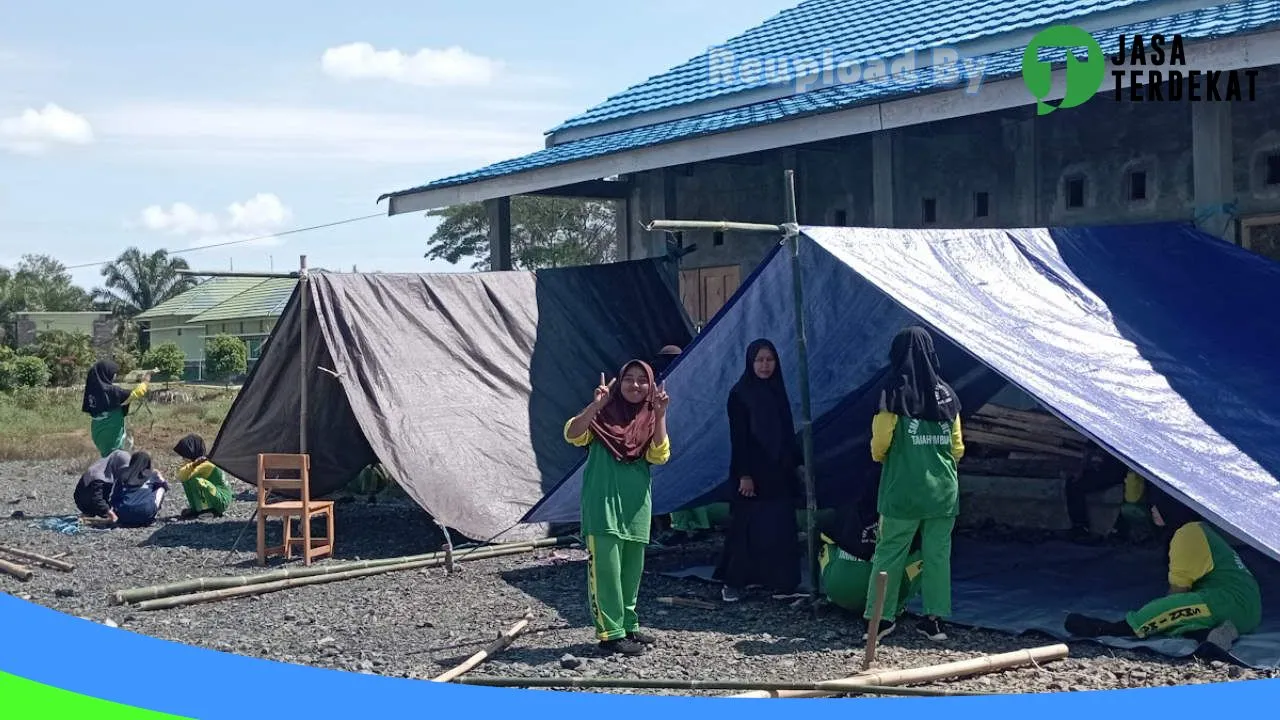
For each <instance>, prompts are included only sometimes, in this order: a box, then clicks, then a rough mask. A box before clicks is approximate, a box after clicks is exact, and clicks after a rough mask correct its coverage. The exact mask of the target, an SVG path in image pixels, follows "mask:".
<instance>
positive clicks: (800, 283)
mask: <svg viewBox="0 0 1280 720" xmlns="http://www.w3.org/2000/svg"><path fill="white" fill-rule="evenodd" d="M784 177H785V180H786V184H785V186H784V187H785V189H786V198H785V199H786V202H787V222H788V223H789V224H790V225H791V226H792V229H791V230H788V235H789V237H788V238H787V240H788V242H789V244H790V245H791V284H792V291H793V292H792V294H793V297H794V305H795V308H794V310H795V323H796V348H797V351H798V352H797V354H798V358H797V359H798V360H799V366H800V367H799V370H800V446H801V451H802V456H803V459H804V500H805V503H804V504H805V535H806V539H807V541H808V550H809V579H810V585H812V589H811V590H810V600H811V601H812V603H813V614H814V617H817V615H818V588H819V586H820V585H821V584H822V583H821V576H822V572H821V570H820V569H819V565H818V492H817V488H816V486H815V483H814V479H813V416H812V413H811V404H810V398H809V346H808V341H807V339H806V333H805V326H804V277H803V275H804V273H803V272H802V271H801V269H800V235H799V234H798V233H797V234H791V233H793V232H794V226H795V225H796V224H797V223H798V222H799V219H798V217H797V211H796V173H795V171H794V170H787V171H786V173H785V176H784Z"/></svg>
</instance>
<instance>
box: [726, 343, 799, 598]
mask: <svg viewBox="0 0 1280 720" xmlns="http://www.w3.org/2000/svg"><path fill="white" fill-rule="evenodd" d="M728 412H729V438H730V443H731V445H732V455H731V459H730V464H729V476H730V482H732V483H733V484H734V485H735V486H736V487H735V488H734V489H735V490H736V493H735V494H734V498H733V501H732V502H731V503H730V524H729V531H728V533H727V534H726V535H725V543H724V553H723V555H722V556H721V558H720V565H719V567H718V568H717V569H716V574H715V578H716V579H717V580H719V581H721V582H723V583H724V588H723V589H722V590H721V596H722V597H723V599H724V601H725V602H736V601H738V600H739V599H741V591H742V590H743V589H745V588H748V587H751V586H754V585H762V586H764V587H767V588H769V589H771V590H772V591H773V592H774V593H775V597H789V596H793V595H794V594H795V592H796V588H797V586H798V585H799V584H800V547H799V544H798V542H797V540H796V533H797V532H798V530H799V528H798V527H797V524H796V506H795V501H796V497H797V492H798V489H799V480H798V473H797V470H798V469H799V467H800V464H801V454H800V450H799V447H798V445H797V443H796V435H795V425H794V424H793V421H792V417H791V401H790V400H789V399H788V398H787V388H786V385H785V384H784V383H783V381H782V368H781V366H780V363H779V362H778V351H777V349H776V348H775V347H774V346H773V343H771V342H769V341H768V340H765V339H760V340H756V341H755V342H752V343H751V345H750V346H748V347H747V356H746V367H745V368H744V369H743V373H742V377H741V379H739V380H738V382H737V384H735V385H734V386H733V390H731V391H730V392H729V402H728Z"/></svg>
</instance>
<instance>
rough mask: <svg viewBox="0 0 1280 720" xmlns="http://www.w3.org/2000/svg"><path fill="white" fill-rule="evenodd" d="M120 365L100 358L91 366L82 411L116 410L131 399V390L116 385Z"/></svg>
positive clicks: (91, 413)
mask: <svg viewBox="0 0 1280 720" xmlns="http://www.w3.org/2000/svg"><path fill="white" fill-rule="evenodd" d="M118 372H120V366H119V365H117V364H115V363H114V362H112V361H110V360H99V361H98V362H96V363H94V364H93V367H91V368H89V375H88V376H87V377H85V380H84V399H83V400H82V401H81V402H80V411H81V412H85V413H88V414H89V415H101V414H102V413H105V412H109V411H111V410H114V409H116V408H118V407H120V406H122V405H124V401H125V400H128V399H129V391H128V390H125V389H124V388H122V387H119V386H117V385H115V384H114V383H115V380H116V373H118Z"/></svg>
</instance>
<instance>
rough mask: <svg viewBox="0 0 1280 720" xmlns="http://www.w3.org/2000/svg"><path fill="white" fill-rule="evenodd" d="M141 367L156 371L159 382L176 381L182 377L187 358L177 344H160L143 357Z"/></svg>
mask: <svg viewBox="0 0 1280 720" xmlns="http://www.w3.org/2000/svg"><path fill="white" fill-rule="evenodd" d="M141 365H142V368H143V369H145V370H155V371H156V379H157V380H176V379H178V378H181V377H182V371H183V370H184V369H185V368H186V366H187V356H186V355H185V354H184V353H183V352H182V348H180V347H178V344H177V343H171V342H167V343H160V344H159V345H157V346H155V347H153V348H151V349H150V350H148V351H147V352H146V353H144V354H143V355H142V362H141Z"/></svg>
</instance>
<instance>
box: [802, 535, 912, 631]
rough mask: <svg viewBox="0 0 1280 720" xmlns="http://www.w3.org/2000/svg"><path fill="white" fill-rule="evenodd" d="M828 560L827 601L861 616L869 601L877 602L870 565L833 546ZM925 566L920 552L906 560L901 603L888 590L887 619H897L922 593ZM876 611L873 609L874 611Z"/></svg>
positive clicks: (825, 576) (824, 572) (824, 571)
mask: <svg viewBox="0 0 1280 720" xmlns="http://www.w3.org/2000/svg"><path fill="white" fill-rule="evenodd" d="M826 552H827V553H828V558H829V559H828V560H827V564H826V566H825V567H824V568H823V569H822V590H823V592H824V593H825V594H826V596H827V599H828V600H830V601H831V602H832V603H834V604H835V605H838V606H840V607H842V608H844V609H845V610H848V611H849V612H854V613H860V612H863V611H864V610H866V609H867V598H871V599H872V600H871V601H872V602H874V601H875V588H870V591H868V586H869V585H871V563H869V562H867V561H866V560H861V559H859V558H856V557H854V556H852V555H850V554H848V553H846V552H844V551H843V550H840V549H839V548H837V547H835V546H834V545H827V547H826ZM922 567H923V562H922V560H921V557H920V553H919V551H917V552H914V553H911V554H910V555H908V556H907V567H906V572H904V573H903V575H902V579H901V581H900V583H899V586H898V587H899V588H900V589H899V590H898V596H897V597H898V602H897V604H896V605H895V604H894V603H893V601H892V599H891V598H892V596H891V595H889V594H888V587H887V585H886V589H885V608H884V617H885V618H896V617H898V616H899V615H901V614H902V611H903V610H905V609H906V607H907V602H908V601H909V600H910V599H911V596H912V595H914V594H915V593H916V592H918V591H919V590H920V574H921V572H920V571H921V568H922ZM872 609H873V610H874V609H875V608H874V606H873V607H872Z"/></svg>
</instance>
